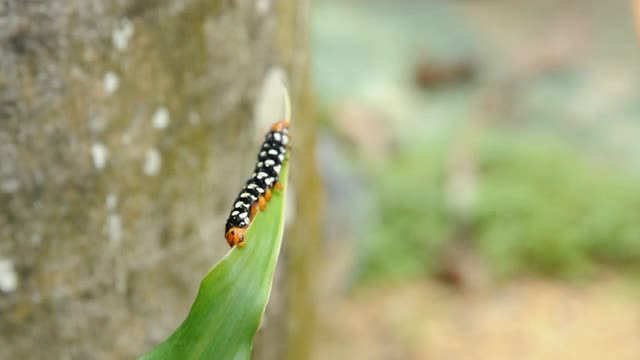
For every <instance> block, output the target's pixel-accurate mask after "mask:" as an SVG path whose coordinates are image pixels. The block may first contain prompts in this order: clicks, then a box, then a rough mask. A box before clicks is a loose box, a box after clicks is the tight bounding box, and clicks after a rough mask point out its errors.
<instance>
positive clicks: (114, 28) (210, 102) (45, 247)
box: [0, 0, 319, 359]
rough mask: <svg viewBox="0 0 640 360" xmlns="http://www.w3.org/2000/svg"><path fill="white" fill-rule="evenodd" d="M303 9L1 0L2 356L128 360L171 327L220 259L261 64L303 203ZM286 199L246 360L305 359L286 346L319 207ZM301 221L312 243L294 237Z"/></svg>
mask: <svg viewBox="0 0 640 360" xmlns="http://www.w3.org/2000/svg"><path fill="white" fill-rule="evenodd" d="M307 11H308V1H297V0H285V1H277V2H276V1H270V0H257V1H248V0H246V1H245V0H236V1H232V0H228V1H222V0H218V1H216V0H184V1H179V0H116V1H110V2H106V1H102V0H49V1H42V0H4V1H0V358H2V359H30V358H36V359H45V358H47V359H114V358H122V359H125V358H127V359H128V358H132V357H135V356H137V355H139V354H142V353H143V352H145V351H147V350H149V349H150V348H152V347H153V346H154V345H155V344H157V343H159V342H160V341H162V340H163V339H164V338H166V337H167V336H168V335H169V334H170V333H171V331H173V329H175V328H176V327H177V326H178V325H179V324H180V323H181V322H182V320H183V319H184V318H185V316H186V314H187V312H188V310H189V308H190V306H191V303H192V301H193V299H194V298H195V294H196V292H197V289H198V285H199V283H200V280H201V279H202V277H203V276H204V275H205V274H206V272H207V271H208V269H209V268H210V267H211V266H212V265H213V264H214V263H215V262H216V261H217V260H218V259H219V258H220V257H222V256H223V255H224V253H225V252H226V251H227V245H226V242H225V241H224V238H223V225H224V221H225V216H226V214H227V211H228V207H229V206H230V204H231V201H232V200H233V197H234V196H235V195H236V192H237V190H238V189H239V186H241V184H242V182H243V180H245V179H244V178H245V177H246V176H247V175H248V174H249V172H250V170H251V168H252V166H253V165H254V164H253V160H254V157H255V153H254V152H255V150H256V149H255V147H254V146H253V140H252V139H253V135H252V132H253V129H252V125H253V124H252V115H253V104H254V102H255V100H256V97H257V95H258V93H259V89H260V88H261V85H262V81H263V79H264V77H265V74H266V73H267V72H268V70H269V68H271V67H272V66H281V67H283V68H285V69H286V70H287V72H288V74H289V78H290V80H291V87H292V95H293V100H294V102H293V109H294V117H295V125H294V126H295V128H294V134H295V136H296V137H297V138H299V139H296V140H298V143H299V144H301V145H300V146H299V149H298V148H296V149H295V150H294V151H296V152H299V154H295V153H294V159H293V163H294V164H293V167H292V173H293V182H294V184H293V185H294V186H295V187H296V188H297V189H303V188H304V189H305V192H306V191H308V190H307V189H310V191H312V193H313V194H317V191H316V188H317V183H316V181H317V180H316V179H315V178H314V176H315V173H314V170H313V167H314V163H313V161H312V157H311V155H310V154H311V153H308V152H307V151H308V150H309V149H311V148H312V147H313V135H314V124H313V119H314V117H313V116H312V114H311V106H310V95H309V82H308V48H307V38H306V34H307V30H306V26H307V22H306V12H307ZM303 141H304V142H303ZM296 175H297V176H296ZM295 198H296V201H297V204H296V208H298V209H299V213H301V211H307V210H308V213H304V216H302V215H299V216H298V217H297V218H296V219H295V220H296V221H295V222H294V223H293V225H292V226H291V227H290V229H289V230H290V231H289V232H288V233H287V235H286V238H285V251H284V257H285V259H286V260H288V261H285V262H284V263H281V264H280V266H279V271H280V274H281V278H280V281H278V283H277V286H276V288H275V289H274V292H273V294H274V299H275V302H272V303H273V304H271V305H270V310H269V313H273V314H275V315H273V316H275V317H274V318H268V320H273V321H270V322H268V323H267V324H266V325H265V327H264V329H262V330H261V332H260V334H259V338H260V339H267V338H268V339H270V342H269V343H266V342H264V340H260V339H259V340H258V344H259V345H260V344H262V345H260V346H258V349H257V351H256V354H254V355H255V356H254V358H257V359H266V358H283V357H286V356H290V355H287V354H291V353H294V352H295V355H293V356H294V358H297V359H300V358H304V355H303V354H307V353H308V343H303V344H302V345H300V341H299V340H298V338H297V337H296V336H300V338H303V339H304V338H310V337H311V336H307V335H306V334H307V332H306V331H308V330H310V329H312V327H311V326H308V327H306V326H302V325H301V324H302V323H309V324H311V323H312V318H313V316H312V314H313V311H312V310H313V309H312V303H311V301H310V299H311V298H310V297H309V294H310V289H311V286H312V282H311V281H310V279H311V278H310V276H309V271H308V269H310V266H311V261H306V257H307V256H308V255H307V254H308V253H309V250H310V249H312V248H313V247H312V246H310V245H311V244H317V241H318V240H317V239H318V236H319V235H318V232H317V231H315V230H317V224H318V214H319V211H318V210H317V207H316V206H315V203H317V200H316V196H311V197H307V196H301V195H299V196H296V197H295ZM305 223H308V224H309V223H310V224H312V225H311V226H314V225H313V224H316V225H315V226H316V228H312V230H314V231H315V233H313V234H311V235H310V236H307V237H303V236H302V235H301V234H303V233H302V232H301V230H300V226H303V225H304V224H305ZM304 234H305V235H308V233H304ZM294 238H295V240H294ZM294 242H295V246H294V245H293V243H294ZM305 244H307V245H309V246H308V249H307V247H306V246H305ZM283 265H284V266H283ZM285 266H286V267H285ZM291 268H294V269H293V270H290V269H291ZM271 308H274V309H280V310H279V311H275V310H271ZM285 309H287V310H286V311H284V310H285ZM301 309H304V310H305V311H306V312H307V313H308V314H311V317H310V319H306V317H307V314H304V312H303V314H302V315H301ZM301 316H302V317H304V319H303V320H301V319H302V318H301ZM270 324H273V326H272V325H270ZM279 324H280V325H279ZM282 324H285V325H282ZM287 324H288V325H287ZM290 324H294V325H295V326H294V328H295V332H294V331H292V329H293V328H292V327H291V326H290ZM283 344H284V345H283ZM293 344H297V345H296V346H294V345H293ZM292 349H293V350H292ZM268 353H272V354H271V355H269V354H268ZM273 354H275V355H273ZM274 356H275V357H274ZM299 356H302V357H299Z"/></svg>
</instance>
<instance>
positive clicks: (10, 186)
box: [0, 178, 20, 194]
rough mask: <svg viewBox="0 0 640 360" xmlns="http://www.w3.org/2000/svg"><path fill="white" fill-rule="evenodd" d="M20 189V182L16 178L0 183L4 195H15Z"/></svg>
mask: <svg viewBox="0 0 640 360" xmlns="http://www.w3.org/2000/svg"><path fill="white" fill-rule="evenodd" d="M19 188H20V181H18V179H16V178H8V179H4V180H2V182H0V190H1V191H2V192H4V193H9V194H10V193H14V192H16V191H18V189H19Z"/></svg>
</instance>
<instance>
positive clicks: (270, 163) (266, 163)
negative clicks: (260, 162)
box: [264, 159, 276, 166]
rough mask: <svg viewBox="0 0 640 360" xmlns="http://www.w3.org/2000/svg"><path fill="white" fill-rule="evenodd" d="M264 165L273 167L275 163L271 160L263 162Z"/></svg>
mask: <svg viewBox="0 0 640 360" xmlns="http://www.w3.org/2000/svg"><path fill="white" fill-rule="evenodd" d="M264 164H265V165H266V166H273V165H275V164H276V162H275V161H273V160H271V159H268V160H267V161H265V162H264Z"/></svg>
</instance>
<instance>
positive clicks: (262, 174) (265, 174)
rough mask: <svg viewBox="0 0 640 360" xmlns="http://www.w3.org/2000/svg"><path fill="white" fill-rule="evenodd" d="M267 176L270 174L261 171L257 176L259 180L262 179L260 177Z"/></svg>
mask: <svg viewBox="0 0 640 360" xmlns="http://www.w3.org/2000/svg"><path fill="white" fill-rule="evenodd" d="M267 176H268V175H267V173H265V172H262V171H261V172H259V173H258V176H257V178H258V180H260V179H263V178H266V177H267Z"/></svg>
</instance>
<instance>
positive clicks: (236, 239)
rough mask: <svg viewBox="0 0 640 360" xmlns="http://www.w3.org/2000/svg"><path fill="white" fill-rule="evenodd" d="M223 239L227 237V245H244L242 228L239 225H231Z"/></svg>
mask: <svg viewBox="0 0 640 360" xmlns="http://www.w3.org/2000/svg"><path fill="white" fill-rule="evenodd" d="M224 237H225V239H227V244H229V246H231V247H234V246H235V245H238V246H239V247H243V246H244V229H243V228H239V227H232V228H231V229H229V231H227V233H226V234H225V235H224Z"/></svg>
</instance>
